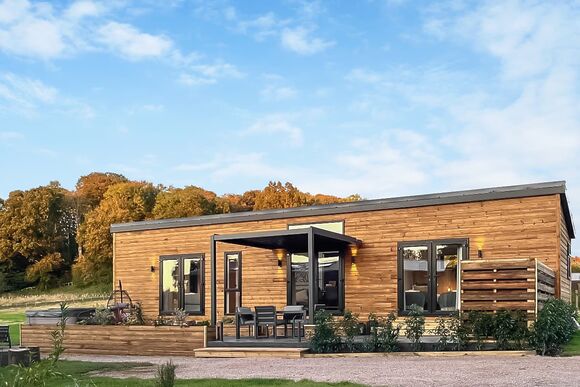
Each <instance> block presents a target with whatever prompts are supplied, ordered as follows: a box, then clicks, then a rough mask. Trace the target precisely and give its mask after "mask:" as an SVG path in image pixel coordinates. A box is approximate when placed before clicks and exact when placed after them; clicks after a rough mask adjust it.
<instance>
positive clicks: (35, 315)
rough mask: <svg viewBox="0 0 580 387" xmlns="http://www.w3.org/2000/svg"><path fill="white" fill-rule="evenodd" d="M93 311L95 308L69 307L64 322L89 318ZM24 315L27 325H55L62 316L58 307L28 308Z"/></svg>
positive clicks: (71, 322) (74, 322) (69, 322)
mask: <svg viewBox="0 0 580 387" xmlns="http://www.w3.org/2000/svg"><path fill="white" fill-rule="evenodd" d="M93 313H95V308H69V309H68V315H67V318H66V323H67V324H76V323H77V322H78V321H80V320H83V319H86V318H89V317H90V316H91V315H92V314H93ZM25 315H26V321H27V322H28V325H56V324H58V323H59V322H60V320H61V317H62V314H61V311H60V309H59V308H49V309H45V310H28V311H26V312H25Z"/></svg>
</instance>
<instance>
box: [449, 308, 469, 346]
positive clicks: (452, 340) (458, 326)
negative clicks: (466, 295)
mask: <svg viewBox="0 0 580 387" xmlns="http://www.w3.org/2000/svg"><path fill="white" fill-rule="evenodd" d="M447 324H448V328H449V344H450V349H451V350H454V351H461V350H462V349H464V348H465V346H467V344H468V343H469V334H470V330H469V325H468V324H466V321H465V319H464V318H463V315H462V314H461V313H459V312H455V313H453V315H451V318H450V319H449V321H448V322H447Z"/></svg>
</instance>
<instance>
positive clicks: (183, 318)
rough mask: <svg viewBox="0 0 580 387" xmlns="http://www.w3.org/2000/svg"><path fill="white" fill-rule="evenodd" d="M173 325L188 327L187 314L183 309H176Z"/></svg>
mask: <svg viewBox="0 0 580 387" xmlns="http://www.w3.org/2000/svg"><path fill="white" fill-rule="evenodd" d="M173 325H177V326H180V327H186V326H187V312H186V311H185V310H183V309H176V310H175V314H174V315H173Z"/></svg>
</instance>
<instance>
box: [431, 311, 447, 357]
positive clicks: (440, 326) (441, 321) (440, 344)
mask: <svg viewBox="0 0 580 387" xmlns="http://www.w3.org/2000/svg"><path fill="white" fill-rule="evenodd" d="M435 322H436V324H437V325H436V326H435V329H432V330H431V331H430V333H431V334H433V335H435V336H439V340H438V341H437V343H435V350H436V351H445V350H446V349H447V347H448V346H449V344H450V341H451V329H450V327H449V323H448V322H447V319H445V318H444V317H437V318H436V319H435Z"/></svg>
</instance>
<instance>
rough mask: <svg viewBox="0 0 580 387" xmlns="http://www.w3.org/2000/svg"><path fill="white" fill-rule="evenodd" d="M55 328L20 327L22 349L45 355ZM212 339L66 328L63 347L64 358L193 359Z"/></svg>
mask: <svg viewBox="0 0 580 387" xmlns="http://www.w3.org/2000/svg"><path fill="white" fill-rule="evenodd" d="M56 328H57V327H56V326H54V325H22V326H21V335H22V339H21V340H22V345H23V346H30V347H40V352H41V353H42V354H43V355H47V354H49V353H50V351H51V348H52V342H51V336H50V333H51V332H52V331H54V330H55V329H56ZM206 332H207V335H206ZM214 339H215V330H214V329H213V328H210V327H188V328H180V327H171V326H163V327H154V326H110V325H104V326H103V325H69V326H67V328H66V332H65V339H64V347H65V348H66V350H65V354H91V355H152V356H153V355H155V356H167V355H168V356H194V352H193V351H194V350H195V349H198V348H204V347H205V344H206V343H207V340H214Z"/></svg>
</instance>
